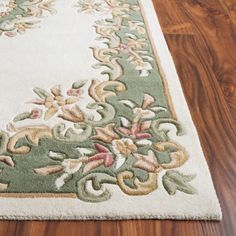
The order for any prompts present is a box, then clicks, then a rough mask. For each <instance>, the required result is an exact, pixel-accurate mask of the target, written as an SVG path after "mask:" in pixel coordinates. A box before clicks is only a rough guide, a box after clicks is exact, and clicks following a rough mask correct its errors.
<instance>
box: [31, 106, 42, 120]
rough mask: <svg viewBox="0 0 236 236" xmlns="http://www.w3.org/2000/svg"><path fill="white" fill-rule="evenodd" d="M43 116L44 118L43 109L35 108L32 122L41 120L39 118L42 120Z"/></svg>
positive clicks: (32, 113)
mask: <svg viewBox="0 0 236 236" xmlns="http://www.w3.org/2000/svg"><path fill="white" fill-rule="evenodd" d="M41 116H42V110H41V109H37V108H35V109H33V110H32V111H31V113H30V119H32V120H35V119H39V118H41Z"/></svg>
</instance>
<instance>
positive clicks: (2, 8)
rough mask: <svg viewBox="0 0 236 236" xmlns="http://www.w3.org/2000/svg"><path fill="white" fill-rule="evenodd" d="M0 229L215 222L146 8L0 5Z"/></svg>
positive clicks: (96, 2) (4, 0) (191, 135)
mask: <svg viewBox="0 0 236 236" xmlns="http://www.w3.org/2000/svg"><path fill="white" fill-rule="evenodd" d="M0 65H1V69H0V129H1V133H0V169H1V173H0V192H1V193H0V218H2V219H135V218H146V219H149V218H157V219H207V220H211V219H213V220H219V219H221V210H220V206H219V202H218V199H217V197H216V193H215V190H214V187H213V184H212V180H211V176H210V173H209V170H208V167H207V164H206V161H205V158H204V156H203V152H202V149H201V146H200V143H199V139H198V135H197V132H196V129H195V127H194V125H193V122H192V119H191V116H190V113H189V110H188V107H187V105H186V101H185V98H184V96H183V92H182V89H181V85H180V82H179V79H178V76H177V74H176V70H175V68H174V64H173V61H172V59H171V56H170V53H169V51H168V48H167V45H166V42H165V40H164V37H163V34H162V31H161V28H160V25H159V23H158V20H157V17H156V14H155V11H154V8H153V6H152V2H151V1H150V0H141V1H138V0H126V1H123V0H79V1H78V0H70V1H68V0H1V2H0Z"/></svg>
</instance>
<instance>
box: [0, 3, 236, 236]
mask: <svg viewBox="0 0 236 236" xmlns="http://www.w3.org/2000/svg"><path fill="white" fill-rule="evenodd" d="M154 3H155V7H156V10H157V13H158V17H159V20H160V23H161V26H162V28H163V32H164V34H165V37H166V40H167V43H168V46H169V48H170V51H171V53H172V55H173V59H174V62H175V65H176V68H177V71H178V74H179V77H180V80H181V83H182V87H183V90H184V94H185V97H186V100H187V102H188V105H189V108H190V111H191V114H192V117H193V120H194V123H195V125H196V127H197V130H198V133H199V136H200V140H201V144H202V146H203V150H204V153H205V155H206V158H207V162H208V164H209V168H210V171H211V174H212V177H213V180H214V184H215V187H216V190H217V193H218V196H219V198H220V202H221V205H222V209H223V221H222V222H220V223H218V222H204V221H194V222H192V221H191V222H190V221H185V222H183V221H170V220H166V221H157V220H135V221H132V220H131V221H51V222H50V221H41V222H39V221H34V222H32V221H28V222H24V221H18V222H17V221H1V222H0V235H9V236H11V235H17V236H18V235H19V236H20V235H23V236H28V235H29V236H31V235H32V236H34V235H37V236H41V235H42V236H43V235H45V236H52V235H57V236H60V235H63V236H64V235H72V236H73V235H86V236H90V235H91V236H95V235H96V236H98V235H114V236H116V235H117V236H133V235H150V236H151V235H165V236H168V235H181V236H182V235H183V236H184V235H186V236H188V235H191V236H192V235H193V236H195V235H196V236H201V235H207V236H208V235H210V236H211V235H214V236H217V235H219V236H224V235H226V236H228V235H235V234H236V225H235V224H234V221H235V219H236V210H235V205H236V193H235V189H236V181H235V177H236V158H235V156H236V136H235V133H236V132H235V125H236V95H235V94H236V92H235V90H236V79H235V78H236V43H235V42H236V27H235V25H236V24H235V9H236V8H235V3H236V1H235V0H168V1H167V0H155V1H154ZM203 184H204V183H203Z"/></svg>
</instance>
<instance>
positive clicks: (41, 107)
mask: <svg viewBox="0 0 236 236" xmlns="http://www.w3.org/2000/svg"><path fill="white" fill-rule="evenodd" d="M39 2H40V3H39ZM51 2H52V1H50V0H47V1H46V0H45V1H43V0H37V3H36V2H35V1H34V4H33V3H32V2H31V1H30V3H31V5H30V6H29V5H27V8H24V10H25V11H26V12H27V10H26V9H30V10H29V12H30V14H33V12H32V9H33V10H36V9H40V10H39V12H38V11H34V16H38V14H42V10H43V9H44V10H47V9H48V6H49V5H50V4H51ZM24 4H26V2H25V3H24ZM35 4H36V5H35ZM42 4H43V5H42ZM45 4H46V5H45ZM33 5H34V7H33V8H31V7H32V6H33ZM24 6H26V5H24ZM36 6H37V7H36ZM15 7H19V5H17V6H12V9H11V11H9V13H8V14H7V15H11V14H13V13H12V11H13V10H14V8H15ZM21 7H22V6H21ZM77 8H78V11H79V12H84V13H89V14H94V13H95V14H98V13H99V14H100V13H101V14H110V15H112V18H107V19H105V20H100V21H98V22H96V25H95V29H96V32H97V34H98V35H99V38H100V39H102V40H104V45H106V47H103V48H96V47H94V48H91V49H92V52H93V55H94V57H95V58H96V59H97V60H98V61H99V63H98V64H96V65H95V66H94V68H98V67H101V66H102V67H106V69H104V71H103V72H102V74H107V75H108V80H105V81H100V80H99V79H93V80H88V81H76V82H74V83H73V84H72V86H71V88H69V89H68V90H67V91H66V92H63V91H62V89H61V87H60V86H58V85H57V86H54V87H53V88H51V89H50V91H47V90H44V89H42V88H34V89H33V91H34V93H35V94H36V96H37V97H36V98H34V99H33V100H31V101H29V103H31V104H33V105H34V107H33V108H32V110H30V111H27V112H24V113H21V114H18V115H17V116H16V117H14V119H13V122H12V123H9V124H8V125H7V131H8V132H4V131H1V132H0V162H2V163H3V164H4V165H7V166H8V167H10V168H12V171H14V167H15V165H16V164H15V163H14V158H13V156H14V155H21V156H22V157H24V156H26V155H28V154H30V153H31V152H32V150H33V149H34V148H36V147H40V145H42V143H41V141H42V140H43V139H47V140H53V141H55V142H60V143H63V144H73V145H74V147H73V148H74V149H76V153H77V154H76V156H73V157H72V156H70V155H68V154H67V153H66V152H63V151H55V150H53V148H52V147H51V148H50V147H49V148H48V149H47V158H48V159H50V160H51V161H53V163H54V164H50V165H41V166H37V167H35V168H33V172H34V174H35V175H37V176H41V177H42V178H43V177H45V176H55V178H54V183H53V185H54V186H55V188H56V191H59V192H60V191H63V188H65V187H66V186H67V185H69V184H70V182H71V181H74V179H76V183H75V186H74V187H75V188H76V191H77V194H78V198H79V199H81V200H83V201H88V202H100V201H106V200H108V199H109V198H110V197H111V194H110V192H109V190H107V189H105V190H104V188H103V184H104V183H108V184H113V185H118V186H119V187H120V189H121V190H122V191H123V192H124V193H126V194H128V195H146V194H149V193H151V192H153V191H154V190H156V189H157V188H158V184H157V182H158V181H157V180H158V176H159V175H160V173H161V172H163V173H164V175H163V177H162V183H163V186H164V188H165V189H166V191H167V192H168V193H169V194H170V195H173V194H175V193H176V192H177V190H178V191H182V192H184V193H187V194H195V193H197V190H196V189H195V188H193V187H192V186H191V185H190V183H189V182H190V181H191V180H192V179H193V178H194V177H195V176H190V175H184V174H182V173H180V172H179V171H178V170H176V168H178V167H180V166H182V165H183V164H184V163H185V162H186V161H187V160H188V154H187V152H186V150H185V149H184V147H182V146H181V145H180V144H178V143H176V142H175V141H173V140H171V139H170V137H169V132H170V130H175V133H176V135H177V136H179V135H183V134H184V131H183V129H182V126H181V125H180V124H179V123H178V121H176V120H174V119H172V118H170V117H167V116H165V115H163V114H165V112H167V111H168V108H167V107H164V106H160V105H158V101H157V99H156V97H154V96H153V95H151V94H149V93H143V94H142V95H141V103H137V102H135V101H134V100H133V99H132V96H131V95H130V94H129V96H130V97H129V96H128V97H127V96H126V98H125V99H123V98H122V99H118V101H117V104H116V105H114V103H112V98H115V97H117V98H118V97H119V95H120V94H124V93H129V90H128V87H127V84H126V82H125V81H124V80H123V77H124V73H125V67H124V65H122V62H121V61H122V60H125V61H126V62H128V63H130V65H131V69H132V71H136V72H137V73H138V76H137V77H138V78H137V80H138V79H140V80H143V77H148V76H149V74H150V73H152V70H153V66H152V63H151V61H152V60H153V56H152V54H151V53H150V50H148V44H147V41H148V39H147V38H146V36H145V35H146V34H145V33H146V31H145V26H144V23H143V22H141V21H138V20H134V19H133V18H132V14H131V13H132V12H135V14H140V10H139V6H137V5H136V4H130V3H123V2H121V1H119V0H104V1H95V0H80V1H79V2H78V5H77ZM50 11H51V10H50ZM36 13H37V14H36ZM2 17H4V16H2ZM0 22H1V18H0ZM3 22H4V21H3ZM121 29H122V30H123V32H125V33H124V34H123V36H121V33H120V31H121ZM13 31H14V32H15V28H14V30H13ZM2 32H3V31H2ZM5 34H7V33H6V31H5ZM8 36H9V35H8ZM126 66H127V65H126ZM85 87H88V89H87V90H86V89H85ZM85 94H87V95H85ZM83 96H89V97H90V98H92V99H93V101H94V102H92V103H89V104H88V105H87V107H86V109H84V108H82V107H81V104H80V100H81V99H82V98H83ZM120 110H125V111H126V112H125V114H124V113H123V115H121V114H118V111H120ZM90 111H91V112H90ZM92 114H93V115H92ZM51 119H57V120H60V122H57V123H56V124H55V125H54V126H53V127H52V126H50V125H42V124H37V125H26V126H19V125H18V123H21V122H22V121H24V122H27V121H28V120H31V121H32V120H35V121H40V122H41V121H42V120H44V121H46V122H48V120H51ZM163 125H167V126H168V128H165V129H163V127H162V126H163ZM22 140H23V141H22ZM24 140H26V141H27V142H24ZM173 169H174V170H173ZM9 184H10V183H3V182H2V183H0V191H7V190H8V188H9ZM89 184H90V186H89ZM91 188H92V189H93V190H95V191H98V190H99V191H100V192H99V194H94V193H92V191H91Z"/></svg>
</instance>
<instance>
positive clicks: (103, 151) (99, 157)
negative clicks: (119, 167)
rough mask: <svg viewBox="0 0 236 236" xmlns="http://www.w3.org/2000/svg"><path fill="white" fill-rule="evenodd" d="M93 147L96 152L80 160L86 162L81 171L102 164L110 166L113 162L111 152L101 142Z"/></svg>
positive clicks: (84, 171)
mask: <svg viewBox="0 0 236 236" xmlns="http://www.w3.org/2000/svg"><path fill="white" fill-rule="evenodd" d="M95 148H96V149H97V151H98V154H95V155H94V156H91V157H87V158H84V159H83V160H82V162H84V163H86V165H85V167H84V169H83V173H86V172H88V171H90V170H92V169H95V168H97V167H99V166H101V165H104V166H105V167H110V166H112V164H113V162H114V159H113V154H112V153H111V152H110V151H109V149H107V148H106V147H104V146H103V145H101V144H95Z"/></svg>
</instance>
